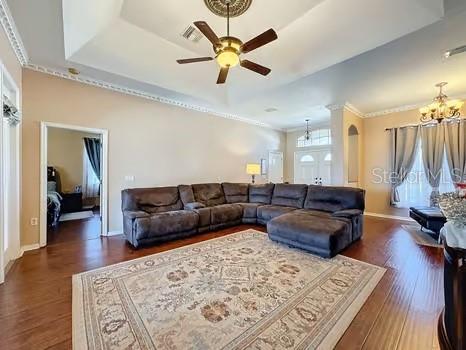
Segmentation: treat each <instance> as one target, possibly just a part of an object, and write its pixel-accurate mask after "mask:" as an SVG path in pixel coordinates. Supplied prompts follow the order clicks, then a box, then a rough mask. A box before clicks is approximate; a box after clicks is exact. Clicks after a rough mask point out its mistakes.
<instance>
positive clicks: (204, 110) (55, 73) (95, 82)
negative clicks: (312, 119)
mask: <svg viewBox="0 0 466 350" xmlns="http://www.w3.org/2000/svg"><path fill="white" fill-rule="evenodd" d="M24 68H27V69H30V70H33V71H36V72H40V73H45V74H49V75H53V76H56V77H59V78H63V79H68V80H73V81H76V82H79V83H82V84H87V85H91V86H95V87H99V88H102V89H107V90H111V91H115V92H119V93H122V94H126V95H131V96H137V97H141V98H145V99H148V100H151V101H156V102H160V103H164V104H168V105H171V106H176V107H180V108H185V109H190V110H193V111H196V112H201V113H207V114H211V115H214V116H217V117H221V118H226V119H231V120H235V121H239V122H243V123H247V124H252V125H256V126H260V127H263V128H268V129H273V130H279V131H282V130H281V129H278V128H274V127H272V126H271V125H270V124H266V123H262V122H259V121H257V120H253V119H249V118H245V117H242V116H239V115H234V114H229V113H222V112H217V111H214V110H212V109H209V108H205V107H201V106H196V105H193V104H189V103H186V102H180V101H177V100H173V99H170V98H166V97H162V96H159V95H154V94H150V93H148V92H145V91H142V90H136V89H131V88H128V87H125V86H121V85H116V84H112V83H109V82H106V81H103V80H98V79H94V78H90V77H86V76H83V75H79V76H76V75H72V74H69V73H67V72H65V71H61V70H57V69H53V68H48V67H44V66H39V65H36V64H32V63H28V64H27V65H25V67H24Z"/></svg>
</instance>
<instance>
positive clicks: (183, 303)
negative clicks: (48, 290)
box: [73, 230, 385, 350]
mask: <svg viewBox="0 0 466 350" xmlns="http://www.w3.org/2000/svg"><path fill="white" fill-rule="evenodd" d="M384 272H385V270H384V269H383V268H380V267H377V266H374V265H370V264H367V263H364V262H361V261H357V260H353V259H350V258H346V257H343V256H337V257H335V258H334V259H331V260H326V259H321V258H319V257H316V256H313V255H310V254H307V253H305V252H303V251H301V250H296V249H292V248H289V247H287V246H284V245H280V244H277V243H274V242H272V241H270V240H269V239H268V237H267V235H265V234H263V233H260V232H258V231H254V230H247V231H243V232H240V233H236V234H233V235H230V236H226V237H221V238H217V239H213V240H209V241H205V242H202V243H198V244H194V245H190V246H186V247H183V248H179V249H175V250H171V251H168V252H164V253H159V254H155V255H151V256H147V257H144V258H140V259H137V260H132V261H128V262H123V263H120V264H117V265H112V266H107V267H105V268H101V269H98V270H93V271H89V272H85V273H82V274H79V275H75V276H73V348H74V349H80V350H81V349H158V350H162V349H171V350H174V349H246V348H248V349H331V348H333V347H334V346H335V344H336V343H337V342H338V340H339V338H340V337H341V336H342V335H343V333H344V332H345V330H346V329H347V328H348V326H349V324H350V323H351V321H352V320H353V318H354V317H355V315H356V314H357V313H358V311H359V310H360V309H361V307H362V305H363V304H364V302H365V301H366V300H367V298H368V297H369V295H370V294H371V292H372V291H373V290H374V288H375V286H376V285H377V283H378V282H379V281H380V279H381V278H382V276H383V274H384Z"/></svg>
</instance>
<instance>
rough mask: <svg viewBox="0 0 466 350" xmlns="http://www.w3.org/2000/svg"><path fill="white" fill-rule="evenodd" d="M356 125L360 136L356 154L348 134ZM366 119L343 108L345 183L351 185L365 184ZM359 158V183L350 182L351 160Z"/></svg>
mask: <svg viewBox="0 0 466 350" xmlns="http://www.w3.org/2000/svg"><path fill="white" fill-rule="evenodd" d="M352 125H354V126H355V127H356V129H358V133H359V138H358V150H357V155H355V154H354V153H353V152H352V150H351V149H350V139H349V136H348V131H349V129H350V127H351V126H352ZM364 144H365V142H364V119H363V118H361V117H359V116H358V115H356V114H355V113H353V112H351V111H349V110H347V109H346V108H345V109H344V110H343V149H344V152H345V153H344V155H343V169H344V183H345V185H351V186H359V187H361V186H363V184H364V175H365V174H364V148H365V147H364ZM355 160H357V163H358V170H357V172H358V178H359V179H358V180H359V181H358V183H356V184H350V183H349V164H350V162H351V161H355Z"/></svg>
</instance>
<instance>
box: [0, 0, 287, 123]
mask: <svg viewBox="0 0 466 350" xmlns="http://www.w3.org/2000/svg"><path fill="white" fill-rule="evenodd" d="M0 21H1V22H2V26H3V29H4V31H5V33H6V35H7V37H8V40H9V42H10V45H11V47H12V48H13V51H14V53H15V55H16V57H17V59H18V61H19V63H20V64H21V66H22V67H23V68H27V69H31V70H34V71H37V72H41V73H45V74H49V75H53V76H56V77H59V78H63V79H68V80H73V81H76V82H79V83H83V84H87V85H92V86H95V87H98V88H102V89H107V90H111V91H115V92H119V93H123V94H127V95H132V96H137V97H141V98H145V99H148V100H151V101H156V102H160V103H164V104H168V105H171V106H176V107H180V108H185V109H189V110H193V111H197V112H201V113H207V114H211V115H214V116H217V117H221V118H225V119H230V120H235V121H239V122H242V123H247V124H252V125H255V126H259V127H263V128H269V129H273V130H277V131H282V130H281V129H278V128H274V127H272V126H271V125H269V124H266V123H263V122H259V121H256V120H253V119H249V118H245V117H242V116H239V115H234V114H229V113H222V112H217V111H214V110H212V109H209V108H205V107H201V106H196V105H192V104H188V103H184V102H181V101H177V100H173V99H169V98H166V97H162V96H158V95H154V94H150V93H147V92H145V91H141V90H136V89H131V88H128V87H125V86H120V85H116V84H112V83H109V82H106V81H102V80H98V79H93V78H90V77H84V76H74V75H71V74H69V73H68V72H65V71H61V70H58V69H53V68H49V67H44V66H41V65H38V64H34V63H33V62H31V61H30V60H29V56H28V54H27V51H26V48H25V46H24V44H23V41H22V40H21V36H20V35H19V32H18V29H17V28H16V25H15V21H14V19H13V16H12V15H11V12H10V9H9V7H8V4H7V2H6V0H0Z"/></svg>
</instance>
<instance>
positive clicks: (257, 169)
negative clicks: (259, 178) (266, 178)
mask: <svg viewBox="0 0 466 350" xmlns="http://www.w3.org/2000/svg"><path fill="white" fill-rule="evenodd" d="M246 173H247V174H248V175H251V177H252V183H255V182H256V175H260V173H261V165H260V164H256V163H248V164H247V165H246Z"/></svg>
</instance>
